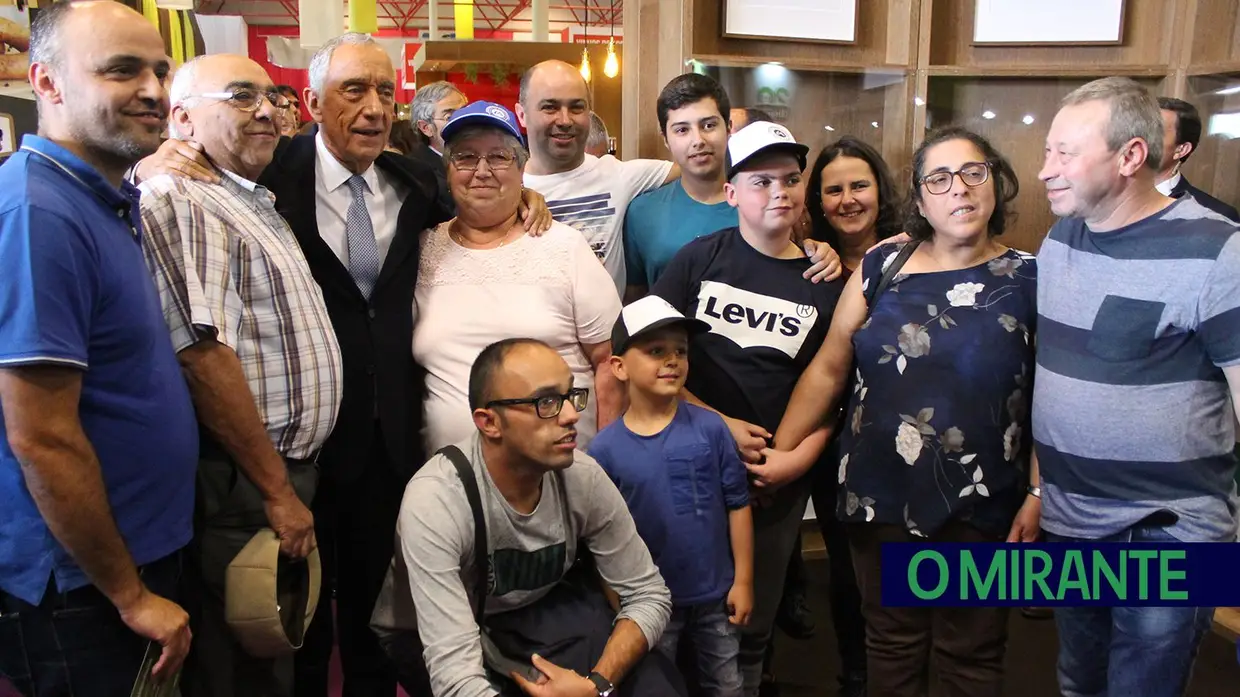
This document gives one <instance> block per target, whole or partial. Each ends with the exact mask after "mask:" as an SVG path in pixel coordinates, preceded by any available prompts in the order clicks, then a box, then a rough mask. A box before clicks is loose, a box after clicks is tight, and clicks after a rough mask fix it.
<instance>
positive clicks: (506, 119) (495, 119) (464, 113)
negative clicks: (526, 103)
mask: <svg viewBox="0 0 1240 697" xmlns="http://www.w3.org/2000/svg"><path fill="white" fill-rule="evenodd" d="M470 124H474V125H478V126H495V127H496V128H500V129H502V130H504V131H506V132H508V133H511V134H512V135H514V136H516V138H517V140H519V141H521V143H522V144H524V143H525V138H523V137H522V136H521V127H520V126H518V125H517V115H516V114H514V113H512V112H511V111H509V110H508V109H506V108H505V107H503V106H500V105H499V104H496V103H495V102H473V103H472V104H467V105H466V106H464V107H461V108H460V109H457V110H456V112H455V113H453V114H452V118H450V119H448V123H446V124H444V127H443V131H442V133H441V135H442V136H443V141H444V142H445V143H447V142H448V141H449V140H452V136H453V135H455V134H456V132H457V131H459V130H461V128H463V127H465V126H468V125H470Z"/></svg>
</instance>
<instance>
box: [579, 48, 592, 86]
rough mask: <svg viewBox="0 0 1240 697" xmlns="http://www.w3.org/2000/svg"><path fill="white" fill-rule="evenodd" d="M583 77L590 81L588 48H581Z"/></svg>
mask: <svg viewBox="0 0 1240 697" xmlns="http://www.w3.org/2000/svg"><path fill="white" fill-rule="evenodd" d="M581 77H582V79H584V80H585V81H586V82H589V81H590V50H589V49H587V48H583V49H581Z"/></svg>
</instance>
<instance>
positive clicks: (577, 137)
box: [517, 60, 590, 174]
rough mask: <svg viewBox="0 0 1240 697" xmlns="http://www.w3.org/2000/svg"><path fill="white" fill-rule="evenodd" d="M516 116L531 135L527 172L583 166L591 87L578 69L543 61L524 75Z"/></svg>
mask: <svg viewBox="0 0 1240 697" xmlns="http://www.w3.org/2000/svg"><path fill="white" fill-rule="evenodd" d="M517 119H518V120H519V121H520V122H521V125H523V126H525V130H526V131H527V132H528V134H529V144H530V165H529V168H528V169H526V174H555V173H558V172H567V171H570V170H572V169H575V168H576V167H578V166H580V165H581V163H582V161H583V160H584V159H585V155H586V137H587V136H588V135H589V134H590V90H589V87H588V86H587V85H586V81H585V80H584V79H583V78H582V77H581V73H579V72H578V71H577V69H576V68H574V67H573V66H571V65H569V64H568V63H565V62H564V61H560V60H549V61H543V62H542V63H539V64H537V65H535V66H534V67H532V68H530V69H529V70H527V71H525V74H524V75H523V76H522V77H521V97H520V101H519V102H518V104H517Z"/></svg>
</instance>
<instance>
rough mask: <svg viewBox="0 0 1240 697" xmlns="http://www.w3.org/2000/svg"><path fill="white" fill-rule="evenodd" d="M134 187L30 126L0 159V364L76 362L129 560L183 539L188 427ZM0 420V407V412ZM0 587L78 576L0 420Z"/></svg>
mask: <svg viewBox="0 0 1240 697" xmlns="http://www.w3.org/2000/svg"><path fill="white" fill-rule="evenodd" d="M138 197H139V194H138V190H137V189H136V188H134V187H133V186H131V185H129V184H127V183H126V184H122V186H121V189H120V190H117V189H116V187H114V186H112V185H111V184H109V183H108V182H107V181H106V180H105V179H104V178H103V177H102V176H101V175H100V174H99V173H98V172H97V171H95V169H94V168H92V167H91V166H90V165H88V164H86V163H85V162H83V161H82V160H80V159H79V158H77V157H76V156H74V155H73V154H72V153H70V152H69V151H68V150H65V149H64V148H62V147H60V146H58V145H56V144H55V143H52V142H51V141H49V140H45V139H43V138H38V137H35V136H29V135H28V136H26V137H25V138H23V139H22V147H21V150H20V151H19V152H17V153H16V154H14V155H13V156H12V157H10V158H9V160H8V161H7V162H5V163H4V165H3V166H0V368H6V367H14V366H30V365H59V366H67V367H71V368H76V369H79V370H81V371H82V390H81V398H80V400H79V406H78V416H79V418H80V419H81V424H82V429H83V431H84V432H85V434H86V437H87V439H88V440H89V441H90V443H91V445H92V446H93V448H94V450H95V454H96V455H97V457H98V459H99V465H100V469H101V471H102V474H103V483H104V487H105V488H106V490H107V496H108V503H109V504H110V506H111V508H112V516H113V518H115V520H116V524H117V527H118V528H119V529H120V533H121V537H123V538H124V540H125V544H126V546H127V547H128V548H129V552H130V554H132V556H133V559H134V562H135V563H136V564H138V565H139V566H140V565H142V564H146V563H149V562H152V561H155V560H157V559H160V558H162V557H165V556H167V555H169V554H171V553H173V552H175V551H177V550H178V549H180V548H181V547H184V546H185V544H186V543H188V542H189V539H190V535H191V531H192V530H191V523H192V515H193V508H194V473H195V471H196V468H197V462H198V428H197V423H196V421H195V417H194V411H193V405H192V404H191V402H190V396H189V391H188V389H187V388H186V386H185V381H184V379H183V378H182V376H181V370H180V366H179V364H178V363H177V358H176V354H175V353H174V352H173V349H172V341H171V338H170V337H169V333H168V326H167V325H166V324H165V323H164V317H163V312H162V311H161V310H160V305H159V298H158V296H157V295H156V292H155V286H154V284H153V283H152V281H151V278H150V275H149V273H148V271H147V268H146V264H145V262H144V260H143V257H142V249H141V243H142V240H141V236H140V234H139V230H141V222H140V218H139V215H138ZM0 416H2V414H0ZM0 501H3V507H2V509H0V589H2V590H4V591H6V592H8V593H10V594H12V595H14V596H17V597H18V598H20V599H22V600H24V601H26V602H28V603H31V604H38V603H39V602H40V601H41V599H42V597H43V593H44V591H45V590H46V589H47V588H48V580H49V578H53V579H54V580H55V584H56V588H57V589H58V590H60V591H68V590H72V589H74V588H78V587H81V586H85V585H88V584H89V583H90V581H89V580H88V579H87V578H86V575H85V574H84V573H83V572H82V570H81V569H80V568H78V566H77V564H76V563H74V561H73V558H72V557H70V556H69V554H68V553H67V552H66V551H65V550H64V548H63V547H61V546H60V543H59V542H57V541H56V538H54V537H53V536H52V533H51V531H50V530H48V527H47V524H46V523H45V522H44V521H43V518H42V516H41V515H40V514H39V511H38V509H37V508H36V507H35V504H34V499H33V498H32V497H31V496H30V491H29V489H28V488H27V486H26V481H25V478H24V477H23V475H22V470H21V466H20V465H19V463H18V461H17V459H16V457H14V455H13V449H12V448H11V447H10V445H9V439H8V434H7V433H6V431H5V427H4V421H3V419H0Z"/></svg>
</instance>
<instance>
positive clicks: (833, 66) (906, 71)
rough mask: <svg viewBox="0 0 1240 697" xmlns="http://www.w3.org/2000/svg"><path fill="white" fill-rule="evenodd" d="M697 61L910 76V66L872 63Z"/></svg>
mask: <svg viewBox="0 0 1240 697" xmlns="http://www.w3.org/2000/svg"><path fill="white" fill-rule="evenodd" d="M694 60H697V61H699V62H701V63H705V64H706V65H713V66H719V67H725V68H756V67H758V66H760V65H767V64H770V63H776V64H778V65H782V66H784V67H785V68H787V69H789V70H812V71H815V72H827V73H880V74H884V75H905V76H907V75H911V74H912V73H913V68H912V66H908V65H875V64H873V63H841V62H837V61H826V60H818V59H813V58H786V59H783V60H778V61H776V60H772V59H770V58H764V57H762V56H736V55H731V54H710V53H706V54H697V55H695V56H694Z"/></svg>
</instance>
